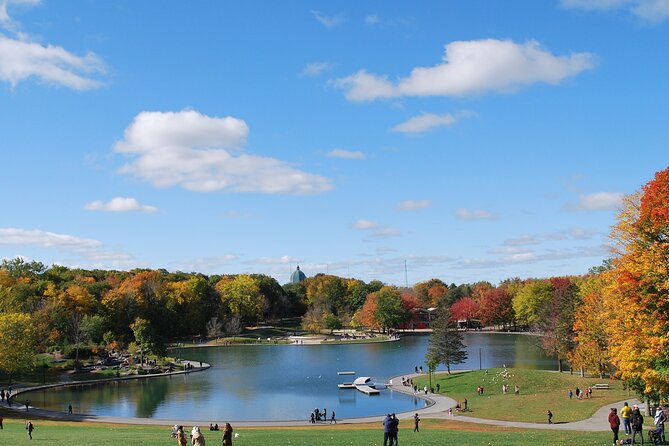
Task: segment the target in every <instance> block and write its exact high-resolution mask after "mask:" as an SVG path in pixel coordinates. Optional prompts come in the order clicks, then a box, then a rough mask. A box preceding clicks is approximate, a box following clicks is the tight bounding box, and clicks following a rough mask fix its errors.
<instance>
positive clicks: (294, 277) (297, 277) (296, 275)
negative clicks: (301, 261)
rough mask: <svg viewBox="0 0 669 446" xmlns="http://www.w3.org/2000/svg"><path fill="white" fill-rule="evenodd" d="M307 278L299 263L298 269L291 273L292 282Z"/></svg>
mask: <svg viewBox="0 0 669 446" xmlns="http://www.w3.org/2000/svg"><path fill="white" fill-rule="evenodd" d="M306 278H307V276H305V275H304V273H303V272H302V271H300V265H297V269H296V270H295V271H293V274H291V275H290V283H300V282H302V281H303V280H304V279H306Z"/></svg>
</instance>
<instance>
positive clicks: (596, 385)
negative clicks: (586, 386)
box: [592, 384, 610, 390]
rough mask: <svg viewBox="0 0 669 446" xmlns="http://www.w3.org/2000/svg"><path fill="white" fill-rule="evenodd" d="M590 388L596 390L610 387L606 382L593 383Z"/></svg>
mask: <svg viewBox="0 0 669 446" xmlns="http://www.w3.org/2000/svg"><path fill="white" fill-rule="evenodd" d="M592 388H593V389H598V390H603V389H610V387H609V385H608V384H595V385H594V386H592Z"/></svg>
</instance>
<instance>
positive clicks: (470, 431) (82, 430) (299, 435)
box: [0, 419, 610, 446]
mask: <svg viewBox="0 0 669 446" xmlns="http://www.w3.org/2000/svg"><path fill="white" fill-rule="evenodd" d="M25 423H26V420H19V419H16V420H5V429H4V430H2V431H0V438H2V440H1V441H2V444H27V442H28V441H29V440H28V433H27V431H26V429H25ZM33 424H34V425H35V431H34V432H33V438H34V440H33V441H32V442H30V443H31V444H48V445H49V446H71V445H73V444H78V445H79V444H83V445H109V446H115V445H119V446H121V445H122V446H126V445H128V444H140V445H143V446H144V445H145V446H158V445H170V444H176V440H174V439H171V438H170V432H171V427H169V426H163V427H160V426H126V425H108V424H95V423H74V422H53V421H42V420H35V421H33ZM219 424H220V423H219ZM459 426H461V423H457V422H452V421H451V422H448V421H447V422H444V421H436V420H434V421H425V422H423V423H422V425H421V431H420V432H418V433H414V432H412V427H413V426H412V424H411V423H410V422H409V421H403V422H402V423H401V424H400V432H399V440H400V442H401V443H403V444H411V445H415V446H444V445H472V446H474V445H477V446H478V445H505V446H529V445H537V444H540V445H542V446H558V445H565V444H569V445H573V446H586V445H588V446H590V445H605V444H609V443H610V435H609V434H608V433H588V432H578V433H575V432H561V431H537V430H522V431H521V430H516V429H505V428H497V427H491V426H487V427H485V426H466V427H465V428H463V430H457V429H459ZM187 428H188V429H189V428H190V426H187ZM233 428H234V425H233ZM484 429H485V430H484ZM189 430H190V429H189ZM235 432H236V433H238V434H239V437H238V438H235V439H234V441H233V443H234V445H235V446H267V445H275V444H277V445H278V444H281V445H292V446H326V445H327V446H332V445H348V446H380V445H381V444H382V443H383V432H382V429H381V419H379V423H378V426H371V425H363V426H359V425H338V426H334V427H330V426H314V427H300V428H274V429H272V428H241V427H237V428H235ZM203 433H204V436H205V438H206V441H207V444H220V441H221V436H222V432H215V433H214V432H210V431H209V430H204V431H203ZM189 443H190V442H189Z"/></svg>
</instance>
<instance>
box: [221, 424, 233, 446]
mask: <svg viewBox="0 0 669 446" xmlns="http://www.w3.org/2000/svg"><path fill="white" fill-rule="evenodd" d="M223 446H232V426H230V423H225V429H223Z"/></svg>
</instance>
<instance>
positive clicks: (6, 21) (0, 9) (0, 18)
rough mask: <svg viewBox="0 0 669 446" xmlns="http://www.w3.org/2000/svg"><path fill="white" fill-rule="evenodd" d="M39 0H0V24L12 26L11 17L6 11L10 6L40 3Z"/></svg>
mask: <svg viewBox="0 0 669 446" xmlns="http://www.w3.org/2000/svg"><path fill="white" fill-rule="evenodd" d="M40 2H41V0H0V25H2V26H3V27H5V28H7V27H10V28H12V27H13V25H12V24H13V21H12V18H11V17H10V16H9V13H8V12H7V9H8V7H10V6H12V7H13V6H28V7H29V6H35V5H38V4H40Z"/></svg>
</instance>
